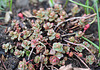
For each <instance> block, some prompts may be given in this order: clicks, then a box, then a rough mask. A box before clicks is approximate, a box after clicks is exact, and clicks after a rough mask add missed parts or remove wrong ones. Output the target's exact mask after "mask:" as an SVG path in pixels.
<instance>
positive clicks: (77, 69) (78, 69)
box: [74, 68, 90, 70]
mask: <svg viewBox="0 0 100 70" xmlns="http://www.w3.org/2000/svg"><path fill="white" fill-rule="evenodd" d="M74 70H90V69H86V68H74Z"/></svg>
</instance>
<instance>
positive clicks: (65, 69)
mask: <svg viewBox="0 0 100 70" xmlns="http://www.w3.org/2000/svg"><path fill="white" fill-rule="evenodd" d="M59 70H73V68H72V64H69V65H67V66H61V67H60V68H59Z"/></svg>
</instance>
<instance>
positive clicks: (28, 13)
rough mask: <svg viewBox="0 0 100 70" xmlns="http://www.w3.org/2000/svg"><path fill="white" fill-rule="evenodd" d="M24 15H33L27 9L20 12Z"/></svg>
mask: <svg viewBox="0 0 100 70" xmlns="http://www.w3.org/2000/svg"><path fill="white" fill-rule="evenodd" d="M22 13H23V15H24V16H25V17H33V15H32V14H31V13H30V12H29V11H24V12H22Z"/></svg>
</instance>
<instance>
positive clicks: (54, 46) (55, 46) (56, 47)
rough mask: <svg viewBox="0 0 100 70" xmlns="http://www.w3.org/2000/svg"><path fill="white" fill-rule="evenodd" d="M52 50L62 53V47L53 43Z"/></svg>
mask: <svg viewBox="0 0 100 70" xmlns="http://www.w3.org/2000/svg"><path fill="white" fill-rule="evenodd" d="M53 50H55V51H58V52H63V45H62V44H61V43H60V42H59V43H53Z"/></svg>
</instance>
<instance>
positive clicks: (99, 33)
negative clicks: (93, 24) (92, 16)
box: [95, 0, 100, 54]
mask: <svg viewBox="0 0 100 70" xmlns="http://www.w3.org/2000/svg"><path fill="white" fill-rule="evenodd" d="M97 1H98V0H96V3H95V6H96V11H97V21H98V36H99V54H100V30H99V29H100V21H99V12H98V3H97Z"/></svg>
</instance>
